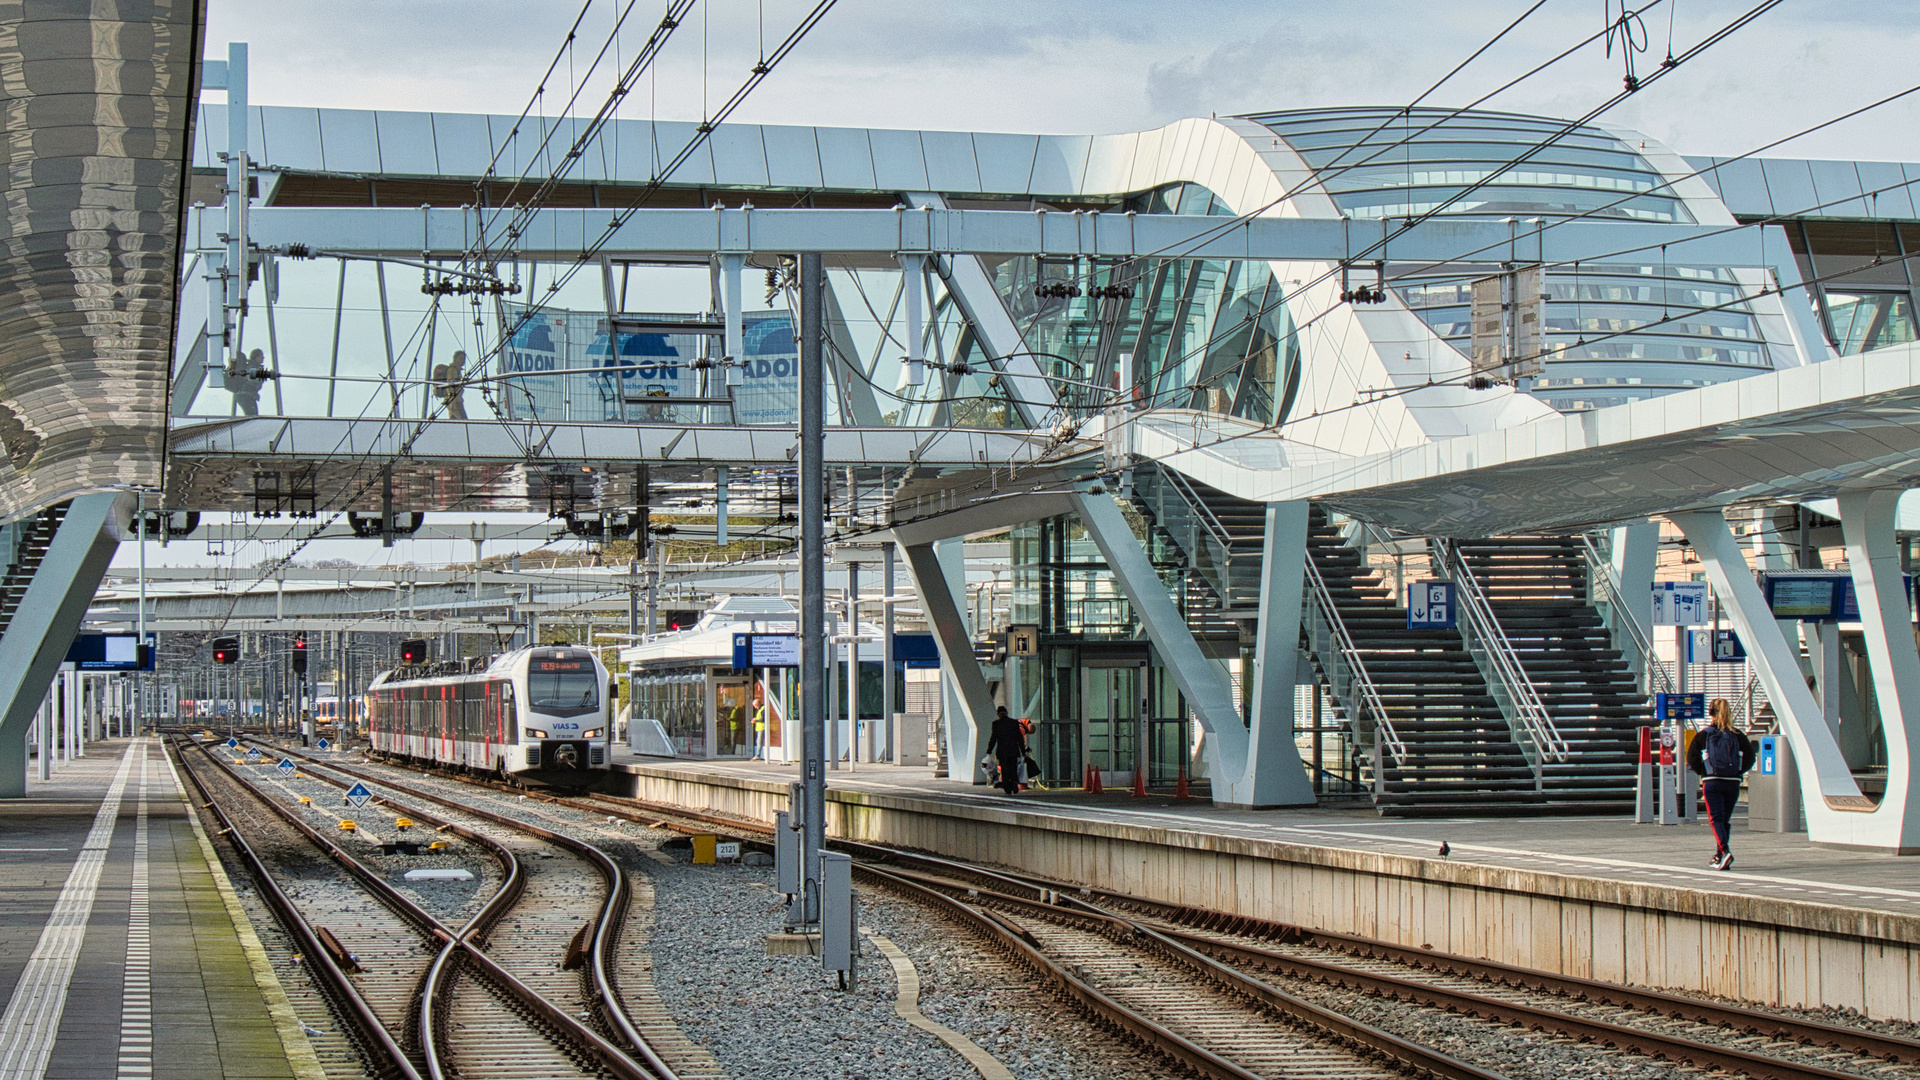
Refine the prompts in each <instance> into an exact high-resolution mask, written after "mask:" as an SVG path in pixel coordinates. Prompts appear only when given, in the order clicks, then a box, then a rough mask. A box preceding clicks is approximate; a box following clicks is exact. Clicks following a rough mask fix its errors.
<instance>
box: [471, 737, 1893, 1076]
mask: <svg viewBox="0 0 1920 1080" xmlns="http://www.w3.org/2000/svg"><path fill="white" fill-rule="evenodd" d="M436 775H447V774H436ZM449 778H450V779H460V780H467V778H464V777H455V776H449ZM468 782H472V781H468ZM488 786H493V785H488ZM499 786H500V787H502V788H504V785H499ZM528 797H529V798H532V799H537V800H540V801H543V802H549V803H553V804H556V805H561V806H568V807H572V808H575V809H580V810H586V811H590V812H600V813H609V814H615V815H618V816H621V817H625V818H627V819H629V820H632V821H636V822H641V823H643V824H650V825H654V826H664V827H668V828H675V829H679V830H682V831H708V832H721V833H725V834H728V835H731V836H734V837H737V838H739V839H742V840H745V841H747V842H749V843H764V842H765V840H766V839H767V838H768V837H770V835H771V833H772V830H771V829H770V828H769V827H767V826H766V825H764V824H761V823H757V822H746V821H740V820H737V819H732V818H727V817H722V816H718V815H713V814H706V813H701V812H698V811H692V810H687V809H683V808H679V807H668V806H654V805H649V804H643V803H637V802H635V801H634V800H628V799H615V798H611V797H608V796H600V795H585V796H561V795H553V794H547V793H538V792H534V793H528ZM830 843H831V845H832V846H834V847H837V848H839V849H841V850H844V851H847V852H849V853H852V854H854V855H856V857H857V858H859V859H860V860H861V861H860V863H858V864H857V865H858V866H859V867H860V868H861V869H862V872H863V873H866V874H868V876H869V877H870V878H872V879H875V880H878V877H877V875H881V874H886V875H890V876H891V877H892V878H893V879H895V880H896V881H898V882H900V884H899V885H898V886H897V887H899V888H901V889H902V891H911V890H912V889H920V890H925V891H923V892H922V893H920V894H917V895H919V896H920V897H921V898H922V899H926V900H927V901H928V902H929V903H936V904H940V905H941V906H942V907H943V908H944V909H945V910H948V911H949V913H950V914H953V915H954V916H955V917H956V918H961V919H963V920H966V921H974V920H973V917H972V916H969V915H967V914H966V913H964V912H962V911H960V910H958V909H957V908H955V907H953V906H952V905H955V904H960V905H962V906H966V907H979V906H981V905H980V903H979V902H980V901H982V900H986V901H990V902H997V903H1001V904H1005V905H1008V906H1007V908H1006V909H1005V910H1003V911H1001V912H999V913H997V914H996V913H993V912H989V913H988V917H989V919H993V918H998V919H999V922H998V924H996V926H995V927H994V928H992V929H991V930H984V929H983V932H987V933H990V934H991V935H992V936H994V937H996V938H1004V936H1006V935H1011V936H1012V937H1013V938H1014V939H1016V940H1019V941H1022V942H1024V943H1025V944H1026V945H1027V946H1028V947H1029V948H1036V947H1037V945H1036V942H1037V941H1038V940H1039V939H1041V938H1042V937H1050V938H1051V939H1052V945H1053V946H1055V947H1057V948H1058V949H1060V950H1061V953H1062V955H1063V956H1066V957H1067V960H1066V964H1065V965H1063V967H1064V968H1065V970H1066V971H1067V973H1068V974H1069V975H1070V976H1071V975H1076V974H1077V973H1076V971H1075V969H1074V965H1077V966H1078V969H1079V972H1084V973H1086V974H1088V975H1090V976H1096V977H1097V976H1098V975H1099V973H1100V972H1099V969H1097V968H1095V967H1089V966H1088V964H1087V963H1086V962H1085V960H1084V959H1082V958H1079V957H1078V956H1077V954H1075V952H1074V950H1076V949H1079V948H1082V947H1084V946H1086V945H1088V944H1089V940H1088V939H1087V938H1085V937H1074V936H1073V934H1083V935H1084V934H1094V935H1097V936H1104V937H1105V938H1106V940H1108V941H1111V940H1112V938H1113V935H1119V936H1121V937H1125V938H1127V939H1129V940H1134V939H1137V938H1139V936H1140V935H1141V934H1142V933H1143V932H1145V933H1150V934H1156V935H1160V936H1162V937H1164V938H1165V939H1166V940H1167V942H1170V943H1172V944H1173V945H1177V946H1180V947H1181V948H1184V949H1187V950H1191V951H1192V952H1194V953H1196V954H1198V955H1199V956H1201V957H1203V958H1205V959H1208V960H1211V961H1213V962H1215V963H1217V964H1219V965H1222V966H1223V967H1226V968H1230V969H1233V970H1235V971H1238V972H1241V973H1248V972H1255V971H1257V972H1260V973H1263V974H1268V973H1271V974H1274V975H1278V976H1280V977H1281V978H1282V979H1284V980H1286V981H1289V982H1291V983H1293V984H1296V985H1298V984H1318V985H1320V986H1323V987H1335V988H1340V989H1344V990H1349V991H1355V992H1359V993H1363V994H1367V995H1370V996H1373V997H1376V998H1380V999H1382V1000H1391V1001H1397V1002H1402V1003H1408V1004H1414V1005H1418V1006H1421V1007H1424V1008H1433V1009H1440V1010H1446V1011H1448V1012H1451V1013H1454V1014H1457V1015H1463V1016H1471V1017H1478V1018H1480V1019H1482V1020H1486V1021H1490V1022H1494V1023H1500V1024H1506V1025H1512V1026H1515V1027H1519V1028H1524V1029H1527V1030H1533V1031H1540V1032H1544V1033H1547V1034H1549V1035H1553V1036H1558V1037H1561V1038H1565V1039H1570V1040H1577V1041H1579V1042H1581V1043H1584V1044H1590V1045H1596V1046H1605V1047H1611V1048H1614V1049H1617V1050H1620V1051H1625V1052H1630V1053H1634V1054H1640V1055H1645V1056H1647V1057H1651V1058H1658V1059H1662V1060H1665V1061H1668V1062H1672V1063H1676V1064H1683V1065H1689V1066H1693V1067H1696V1068H1701V1069H1716V1070H1722V1071H1725V1072H1729V1073H1732V1074H1734V1075H1740V1076H1752V1077H1761V1078H1768V1080H1859V1078H1861V1077H1886V1076H1902V1077H1904V1076H1920V1070H1915V1069H1910V1068H1904V1067H1903V1066H1913V1065H1920V1041H1916V1040H1912V1039H1905V1038H1900V1037H1896V1036H1890V1035H1883V1034H1880V1033H1877V1032H1873V1031H1869V1030H1866V1029H1863V1028H1858V1027H1852V1026H1848V1025H1844V1024H1831V1023H1823V1022H1820V1021H1815V1020H1808V1019H1802V1018H1798V1017H1793V1016H1787V1015H1782V1014H1780V1013H1774V1012H1768V1011H1764V1010H1760V1009H1749V1008H1744V1007H1741V1006H1737V1005H1729V1004H1723V1003H1718V1002H1711V1001H1703V1000H1700V999H1696V998H1691V997H1685V996H1682V995H1678V994H1669V993H1663V992H1661V991H1657V990H1648V989H1642V988H1637V987H1627V986H1619V985H1615V984H1611V983H1602V982H1598V981H1594V980H1588V979H1580V978H1576V977H1572V976H1563V975H1556V974H1553V973H1549V972H1542V971H1536V970H1533V969H1528V968H1521V967H1516V966H1511V965H1503V964H1498V963H1493V962H1489V961H1483V960H1475V959H1472V958H1468V957H1460V956H1453V955H1451V954H1446V953H1437V952H1434V951H1431V950H1426V949H1412V948H1408V947H1405V946H1399V945H1395V944H1392V943H1389V942H1384V941H1378V940H1374V939H1369V938H1362V937H1357V936H1353V935H1343V934H1334V933H1323V932H1318V931H1313V930H1309V929H1306V928H1302V927H1295V926H1288V925H1285V924H1280V923H1272V922H1265V921H1261V920H1255V919H1248V918H1244V917H1239V916H1231V915H1226V914H1223V913H1220V912H1213V911H1208V910H1205V909H1199V908H1191V907H1185V906H1181V905H1174V904H1165V903H1161V902H1158V901H1153V900H1148V899H1144V898H1140V897H1135V896H1129V895H1126V894H1122V893H1116V892H1112V891H1110V890H1101V889H1085V888H1080V887H1078V886H1073V885H1068V884H1063V883H1060V882H1055V881H1049V880H1046V879H1042V878H1038V877H1034V876H1032V875H1025V874H1020V873H1018V872H1013V871H1008V870H1005V869H1001V868H989V867H980V866H972V865H969V864H965V863H962V862H958V861H954V860H948V859H941V858H934V857H930V856H925V855H919V854H915V853H911V852H904V851H898V850H895V849H891V848H884V847H879V846H876V845H868V844H861V843H852V842H840V841H833V842H830ZM916 878H917V880H916ZM890 884H892V883H891V882H890ZM943 887H944V891H943ZM956 890H957V891H956ZM968 890H971V892H972V895H970V896H966V895H964V894H965V893H966V892H967V891H968ZM928 891H930V892H931V893H934V894H938V895H940V896H942V897H943V900H942V901H933V900H931V899H930V897H928V896H927V895H926V892H928ZM963 897H964V899H963ZM1063 919H1064V920H1065V922H1066V924H1068V929H1067V930H1065V931H1057V930H1055V929H1054V927H1056V926H1058V925H1062V920H1063ZM1076 920H1093V921H1080V922H1079V923H1078V925H1077V926H1076V925H1072V924H1074V923H1075V921H1076ZM1099 920H1114V922H1112V923H1111V924H1109V925H1108V927H1107V928H1106V930H1104V931H1103V930H1102V929H1101V928H1100V926H1099ZM1007 947H1008V948H1009V949H1010V950H1013V949H1015V946H1013V945H1011V944H1009V945H1007ZM1159 947H1160V949H1161V951H1162V952H1163V953H1165V952H1166V951H1167V950H1166V946H1165V945H1160V946H1159ZM1189 967H1191V963H1190V962H1189ZM1124 973H1125V972H1124V971H1123V972H1121V974H1124ZM1083 981H1084V980H1083ZM1063 992H1068V993H1071V991H1063ZM1109 996H1110V997H1113V998H1114V999H1115V1004H1124V1003H1123V1002H1121V1001H1120V1000H1119V999H1120V997H1121V996H1122V995H1109ZM1243 996H1244V995H1243ZM1095 1011H1099V1010H1098V1009H1096V1010H1095ZM1116 1022H1117V1021H1116ZM1299 1022H1302V1023H1304V1022H1305V1021H1299ZM1179 1023H1180V1021H1178V1020H1176V1021H1175V1022H1174V1023H1173V1024H1170V1025H1163V1026H1167V1027H1169V1030H1172V1029H1173V1028H1175V1027H1177V1026H1178V1024H1179ZM1121 1026H1122V1027H1125V1026H1126V1025H1125V1024H1124V1023H1122V1024H1121ZM1137 1037H1140V1036H1137ZM1174 1056H1176V1057H1178V1056H1179V1055H1178V1054H1175V1055H1174ZM1193 1067H1195V1068H1200V1066H1193ZM1376 1068H1377V1066H1376ZM1406 1068H1414V1066H1410V1065H1409V1066H1406ZM1203 1071H1204V1070H1203Z"/></svg>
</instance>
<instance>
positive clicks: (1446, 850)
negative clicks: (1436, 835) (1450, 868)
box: [1440, 840, 1453, 859]
mask: <svg viewBox="0 0 1920 1080" xmlns="http://www.w3.org/2000/svg"><path fill="white" fill-rule="evenodd" d="M1452 853H1453V849H1452V848H1450V847H1448V846H1447V842H1446V841H1445V840H1442V841H1440V857H1441V858H1443V859H1444V858H1446V857H1447V856H1448V855H1450V854H1452Z"/></svg>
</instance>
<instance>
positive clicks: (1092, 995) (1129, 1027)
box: [859, 864, 1262, 1080]
mask: <svg viewBox="0 0 1920 1080" xmlns="http://www.w3.org/2000/svg"><path fill="white" fill-rule="evenodd" d="M859 869H860V871H861V872H862V873H864V874H868V875H871V876H873V877H875V878H878V879H880V880H882V881H885V882H887V883H888V884H890V885H893V886H895V887H896V888H899V889H901V890H902V891H905V892H907V893H910V894H913V895H915V896H918V897H920V898H922V899H923V900H925V901H926V902H928V903H930V904H932V905H933V906H935V907H937V908H940V909H942V910H945V911H946V912H948V913H949V914H951V915H955V916H957V917H958V918H959V919H960V920H961V921H962V922H964V923H966V924H968V925H969V926H971V927H973V928H974V929H975V930H977V931H982V932H984V933H985V934H986V935H987V937H988V938H990V939H991V940H993V941H994V942H996V943H997V944H999V945H1000V947H1001V948H1003V949H1005V950H1006V951H1007V952H1008V953H1009V954H1010V955H1012V956H1013V957H1014V958H1015V959H1017V960H1019V961H1021V962H1022V963H1023V964H1024V965H1025V966H1026V967H1027V968H1029V969H1030V970H1032V971H1033V972H1034V973H1035V974H1038V975H1040V976H1042V977H1044V978H1047V979H1050V980H1051V981H1052V982H1053V983H1054V985H1055V986H1057V987H1059V988H1060V990H1061V991H1062V992H1064V993H1065V994H1066V995H1067V996H1068V997H1070V998H1072V999H1074V1000H1075V1001H1076V1002H1078V1003H1079V1004H1080V1005H1081V1007H1082V1008H1084V1009H1086V1010H1087V1011H1089V1012H1091V1013H1093V1014H1094V1015H1095V1016H1097V1017H1099V1018H1101V1019H1103V1020H1106V1021H1107V1022H1108V1023H1111V1024H1113V1025H1115V1026H1117V1027H1119V1028H1120V1029H1121V1030H1122V1031H1125V1032H1126V1033H1128V1034H1130V1035H1132V1036H1133V1037H1134V1038H1136V1039H1139V1040H1140V1041H1141V1042H1143V1043H1145V1044H1146V1045H1147V1046H1149V1047H1150V1048H1152V1049H1154V1050H1157V1051H1159V1052H1160V1053H1162V1054H1164V1055H1166V1056H1167V1057H1170V1058H1172V1059H1173V1060H1174V1061H1177V1062H1179V1063H1180V1064H1183V1065H1185V1066H1187V1067H1188V1068H1191V1069H1193V1070H1195V1071H1196V1072H1199V1073H1200V1074H1202V1075H1204V1076H1209V1077H1218V1078H1223V1080H1262V1078H1261V1077H1260V1076H1259V1074H1257V1073H1252V1072H1248V1071H1247V1070H1245V1069H1243V1068H1241V1067H1240V1066H1238V1065H1235V1064H1234V1063H1233V1062H1231V1061H1228V1060H1227V1059H1225V1058H1223V1057H1220V1056H1219V1055H1217V1054H1215V1053H1213V1052H1212V1051H1210V1050H1207V1049H1206V1048H1204V1047H1202V1046H1199V1045H1197V1044H1195V1043H1193V1042H1190V1041H1188V1040H1187V1039H1184V1038H1182V1037H1181V1036H1179V1035H1176V1034H1174V1033H1173V1032H1172V1031H1170V1030H1168V1029H1167V1028H1165V1027H1163V1026H1161V1025H1160V1024H1157V1023H1154V1022H1153V1021H1152V1020H1149V1019H1147V1018H1146V1017H1145V1016H1142V1015H1141V1014H1139V1013H1137V1012H1135V1011H1133V1010H1132V1009H1129V1008H1127V1007H1126V1006H1125V1005H1122V1004H1120V1003H1119V1002H1118V1001H1115V1000H1113V999H1112V998H1110V997H1108V996H1107V995H1105V994H1103V993H1101V992H1100V991H1098V990H1096V989H1094V988H1093V987H1092V986H1091V985H1089V984H1088V983H1086V982H1085V981H1084V980H1082V979H1080V978H1079V977H1078V976H1076V975H1074V974H1073V973H1072V972H1070V971H1068V970H1067V969H1066V968H1065V967H1062V966H1061V965H1060V964H1058V963H1056V962H1055V961H1053V960H1052V959H1051V958H1049V957H1048V956H1047V955H1046V953H1044V952H1042V951H1041V950H1040V947H1039V945H1038V943H1036V942H1035V941H1034V939H1033V937H1032V935H1030V934H1028V933H1027V932H1026V931H1025V930H1023V929H1021V928H1020V926H1019V925H1018V924H1017V923H1014V922H1013V921H1012V920H1010V919H1007V918H1006V917H1004V916H1001V915H997V914H995V913H993V912H989V911H987V910H985V909H984V908H976V907H974V906H973V905H971V904H967V903H963V902H962V901H960V900H957V899H955V898H954V897H951V896H948V895H947V894H945V893H943V892H941V891H939V890H938V889H934V888H930V887H928V886H925V885H921V884H919V883H917V882H914V881H911V880H909V879H907V878H905V877H902V876H899V875H896V874H893V873H890V872H888V871H886V870H881V869H879V868H878V867H874V866H871V865H867V864H860V866H859Z"/></svg>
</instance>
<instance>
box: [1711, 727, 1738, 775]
mask: <svg viewBox="0 0 1920 1080" xmlns="http://www.w3.org/2000/svg"><path fill="white" fill-rule="evenodd" d="M1700 737H1701V738H1702V739H1705V740H1706V741H1707V745H1706V750H1705V752H1704V753H1702V754H1701V755H1700V756H1701V758H1702V759H1704V760H1705V762H1706V765H1707V775H1708V776H1739V775H1740V774H1741V772H1742V771H1743V770H1742V769H1741V766H1742V765H1744V764H1745V762H1744V761H1742V760H1741V759H1742V756H1743V755H1742V754H1741V753H1740V736H1738V735H1735V734H1734V733H1733V732H1732V731H1722V730H1721V729H1719V728H1709V729H1707V730H1706V731H1705V732H1702V733H1701V735H1700Z"/></svg>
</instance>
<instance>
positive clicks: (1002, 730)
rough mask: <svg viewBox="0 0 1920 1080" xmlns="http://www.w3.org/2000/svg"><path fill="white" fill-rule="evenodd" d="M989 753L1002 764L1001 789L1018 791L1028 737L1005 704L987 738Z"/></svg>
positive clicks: (1000, 708)
mask: <svg viewBox="0 0 1920 1080" xmlns="http://www.w3.org/2000/svg"><path fill="white" fill-rule="evenodd" d="M987 753H989V754H992V755H993V756H994V760H995V761H996V762H997V763H998V764H999V766H1000V778H999V786H1000V789H1001V790H1002V791H1005V792H1006V793H1007V794H1009V795H1012V794H1014V793H1015V792H1018V791H1019V790H1020V759H1021V758H1023V757H1026V756H1027V737H1026V733H1025V732H1022V731H1021V730H1020V721H1018V720H1015V719H1014V718H1013V717H1011V716H1008V715H1007V707H1006V706H1005V705H1002V706H1000V707H999V708H998V709H997V710H996V711H995V716H994V718H993V734H992V735H991V736H989V737H988V739H987Z"/></svg>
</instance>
